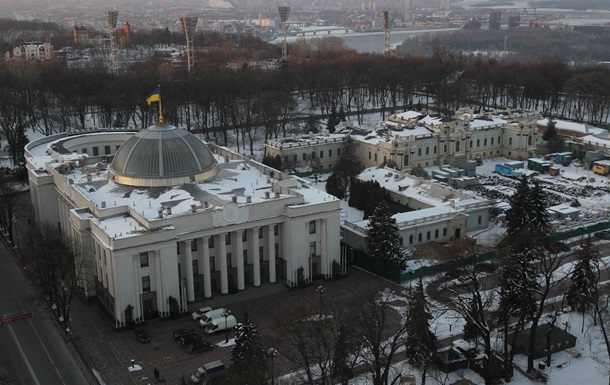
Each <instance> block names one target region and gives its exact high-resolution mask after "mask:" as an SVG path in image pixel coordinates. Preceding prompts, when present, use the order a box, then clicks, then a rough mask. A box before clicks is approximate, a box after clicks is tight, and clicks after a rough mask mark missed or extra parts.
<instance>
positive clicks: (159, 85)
mask: <svg viewBox="0 0 610 385" xmlns="http://www.w3.org/2000/svg"><path fill="white" fill-rule="evenodd" d="M157 86H158V88H159V124H163V106H162V105H161V84H158V85H157Z"/></svg>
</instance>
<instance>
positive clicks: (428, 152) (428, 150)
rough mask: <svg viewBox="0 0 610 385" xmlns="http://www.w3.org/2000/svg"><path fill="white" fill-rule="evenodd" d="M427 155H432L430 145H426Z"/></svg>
mask: <svg viewBox="0 0 610 385" xmlns="http://www.w3.org/2000/svg"><path fill="white" fill-rule="evenodd" d="M426 155H430V147H426Z"/></svg>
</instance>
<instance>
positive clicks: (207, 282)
mask: <svg viewBox="0 0 610 385" xmlns="http://www.w3.org/2000/svg"><path fill="white" fill-rule="evenodd" d="M211 279H212V278H211V272H210V238H208V237H204V238H203V295H204V297H205V298H210V297H211V296H212V282H211Z"/></svg>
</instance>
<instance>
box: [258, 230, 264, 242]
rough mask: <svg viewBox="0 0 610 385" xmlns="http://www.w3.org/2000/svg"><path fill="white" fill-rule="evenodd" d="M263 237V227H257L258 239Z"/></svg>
mask: <svg viewBox="0 0 610 385" xmlns="http://www.w3.org/2000/svg"><path fill="white" fill-rule="evenodd" d="M262 238H263V229H260V228H259V229H258V239H262Z"/></svg>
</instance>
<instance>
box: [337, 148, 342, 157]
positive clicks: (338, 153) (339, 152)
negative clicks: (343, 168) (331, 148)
mask: <svg viewBox="0 0 610 385" xmlns="http://www.w3.org/2000/svg"><path fill="white" fill-rule="evenodd" d="M337 156H341V149H340V148H338V149H337Z"/></svg>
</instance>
